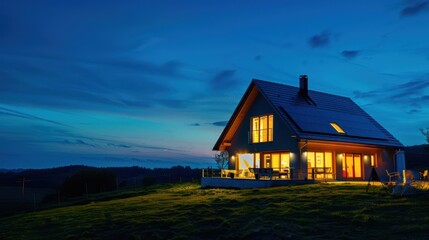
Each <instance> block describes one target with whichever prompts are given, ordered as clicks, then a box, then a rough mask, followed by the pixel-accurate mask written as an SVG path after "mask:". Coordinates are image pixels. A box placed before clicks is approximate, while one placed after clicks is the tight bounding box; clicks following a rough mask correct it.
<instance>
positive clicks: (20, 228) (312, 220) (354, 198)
mask: <svg viewBox="0 0 429 240" xmlns="http://www.w3.org/2000/svg"><path fill="white" fill-rule="evenodd" d="M428 200H429V199H428V196H427V195H426V196H423V195H419V196H414V197H412V198H402V197H394V196H391V195H389V194H387V193H385V192H383V191H382V189H381V188H372V190H371V191H370V192H369V193H366V192H365V186H362V185H328V184H314V185H301V186H285V187H273V188H266V189H245V190H232V189H200V187H199V185H197V184H177V185H167V186H158V187H156V188H155V187H154V188H151V189H148V190H147V191H146V192H145V191H142V193H141V195H140V196H135V197H129V198H124V199H115V200H108V201H100V202H91V203H89V204H85V205H80V206H69V207H63V208H56V209H50V210H45V211H39V212H30V213H25V214H19V215H15V216H11V217H5V218H1V219H0V239H171V238H175V239H217V238H228V239H230V238H235V239H243V238H244V239H261V238H262V239H285V238H287V239H328V238H329V239H332V238H334V239H336V238H341V239H365V238H369V239H375V238H379V239H404V238H413V239H417V238H419V239H424V238H425V237H428V236H429V230H428V229H429V201H428Z"/></svg>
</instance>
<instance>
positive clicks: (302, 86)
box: [299, 75, 308, 97]
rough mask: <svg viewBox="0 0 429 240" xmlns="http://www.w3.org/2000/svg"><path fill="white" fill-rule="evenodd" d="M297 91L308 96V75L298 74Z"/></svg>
mask: <svg viewBox="0 0 429 240" xmlns="http://www.w3.org/2000/svg"><path fill="white" fill-rule="evenodd" d="M299 92H300V93H301V95H302V96H304V97H308V77H307V75H300V76H299Z"/></svg>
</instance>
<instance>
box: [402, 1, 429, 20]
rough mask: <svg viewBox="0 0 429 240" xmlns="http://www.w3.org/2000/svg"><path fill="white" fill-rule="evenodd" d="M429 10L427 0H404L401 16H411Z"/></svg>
mask: <svg viewBox="0 0 429 240" xmlns="http://www.w3.org/2000/svg"><path fill="white" fill-rule="evenodd" d="M428 10H429V1H404V6H403V8H402V10H401V17H411V16H415V15H418V14H421V13H423V12H426V11H428Z"/></svg>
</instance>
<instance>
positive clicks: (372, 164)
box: [371, 155, 376, 167]
mask: <svg viewBox="0 0 429 240" xmlns="http://www.w3.org/2000/svg"><path fill="white" fill-rule="evenodd" d="M371 167H376V164H375V157H374V155H371Z"/></svg>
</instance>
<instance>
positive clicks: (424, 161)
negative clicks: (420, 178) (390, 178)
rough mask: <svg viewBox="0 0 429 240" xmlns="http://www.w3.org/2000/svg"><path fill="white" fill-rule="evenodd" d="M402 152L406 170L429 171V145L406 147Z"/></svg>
mask: <svg viewBox="0 0 429 240" xmlns="http://www.w3.org/2000/svg"><path fill="white" fill-rule="evenodd" d="M404 151H405V162H406V168H407V169H413V170H419V171H420V170H423V169H429V144H422V145H415V146H408V147H406V148H405V149H404Z"/></svg>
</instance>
